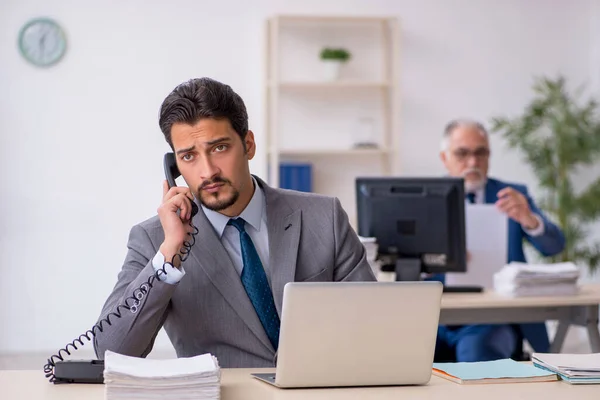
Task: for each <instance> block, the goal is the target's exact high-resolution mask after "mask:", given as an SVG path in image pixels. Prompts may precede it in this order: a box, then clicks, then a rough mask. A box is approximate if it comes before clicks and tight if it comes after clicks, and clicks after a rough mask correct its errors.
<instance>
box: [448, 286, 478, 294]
mask: <svg viewBox="0 0 600 400" xmlns="http://www.w3.org/2000/svg"><path fill="white" fill-rule="evenodd" d="M481 292H483V286H475V285H469V286H455V285H452V286H445V285H444V293H481Z"/></svg>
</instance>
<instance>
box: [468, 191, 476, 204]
mask: <svg viewBox="0 0 600 400" xmlns="http://www.w3.org/2000/svg"><path fill="white" fill-rule="evenodd" d="M467 200H469V203H471V204H475V193H467Z"/></svg>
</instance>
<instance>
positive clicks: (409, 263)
mask: <svg viewBox="0 0 600 400" xmlns="http://www.w3.org/2000/svg"><path fill="white" fill-rule="evenodd" d="M420 280H421V260H420V259H419V258H400V257H399V258H397V259H396V281H420Z"/></svg>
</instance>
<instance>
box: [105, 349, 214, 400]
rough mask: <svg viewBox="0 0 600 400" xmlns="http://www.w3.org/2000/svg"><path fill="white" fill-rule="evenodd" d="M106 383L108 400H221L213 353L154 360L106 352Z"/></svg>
mask: <svg viewBox="0 0 600 400" xmlns="http://www.w3.org/2000/svg"><path fill="white" fill-rule="evenodd" d="M104 384H105V390H106V399H107V400H119V399H142V398H143V399H154V398H156V399H165V400H168V399H219V398H220V394H221V386H220V384H221V370H220V368H219V364H218V362H217V359H216V358H215V357H213V356H212V355H210V354H203V355H199V356H195V357H190V358H177V359H168V360H155V359H146V358H137V357H129V356H124V355H121V354H117V353H114V352H111V351H106V354H105V357H104Z"/></svg>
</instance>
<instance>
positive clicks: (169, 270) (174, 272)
mask: <svg viewBox="0 0 600 400" xmlns="http://www.w3.org/2000/svg"><path fill="white" fill-rule="evenodd" d="M164 263H165V256H163V254H162V253H161V252H160V251H158V252H157V253H156V255H155V256H154V258H153V259H152V268H154V272H157V271H158V270H160V269H162V267H163V264H164ZM165 272H166V275H165V274H163V273H161V274H159V276H158V279H160V281H161V282H165V283H169V284H171V285H175V284H177V283H179V281H180V280H181V278H183V276H184V275H185V270H184V269H183V266H181V268H175V267H173V266H172V265H171V264H167V265H165Z"/></svg>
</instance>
